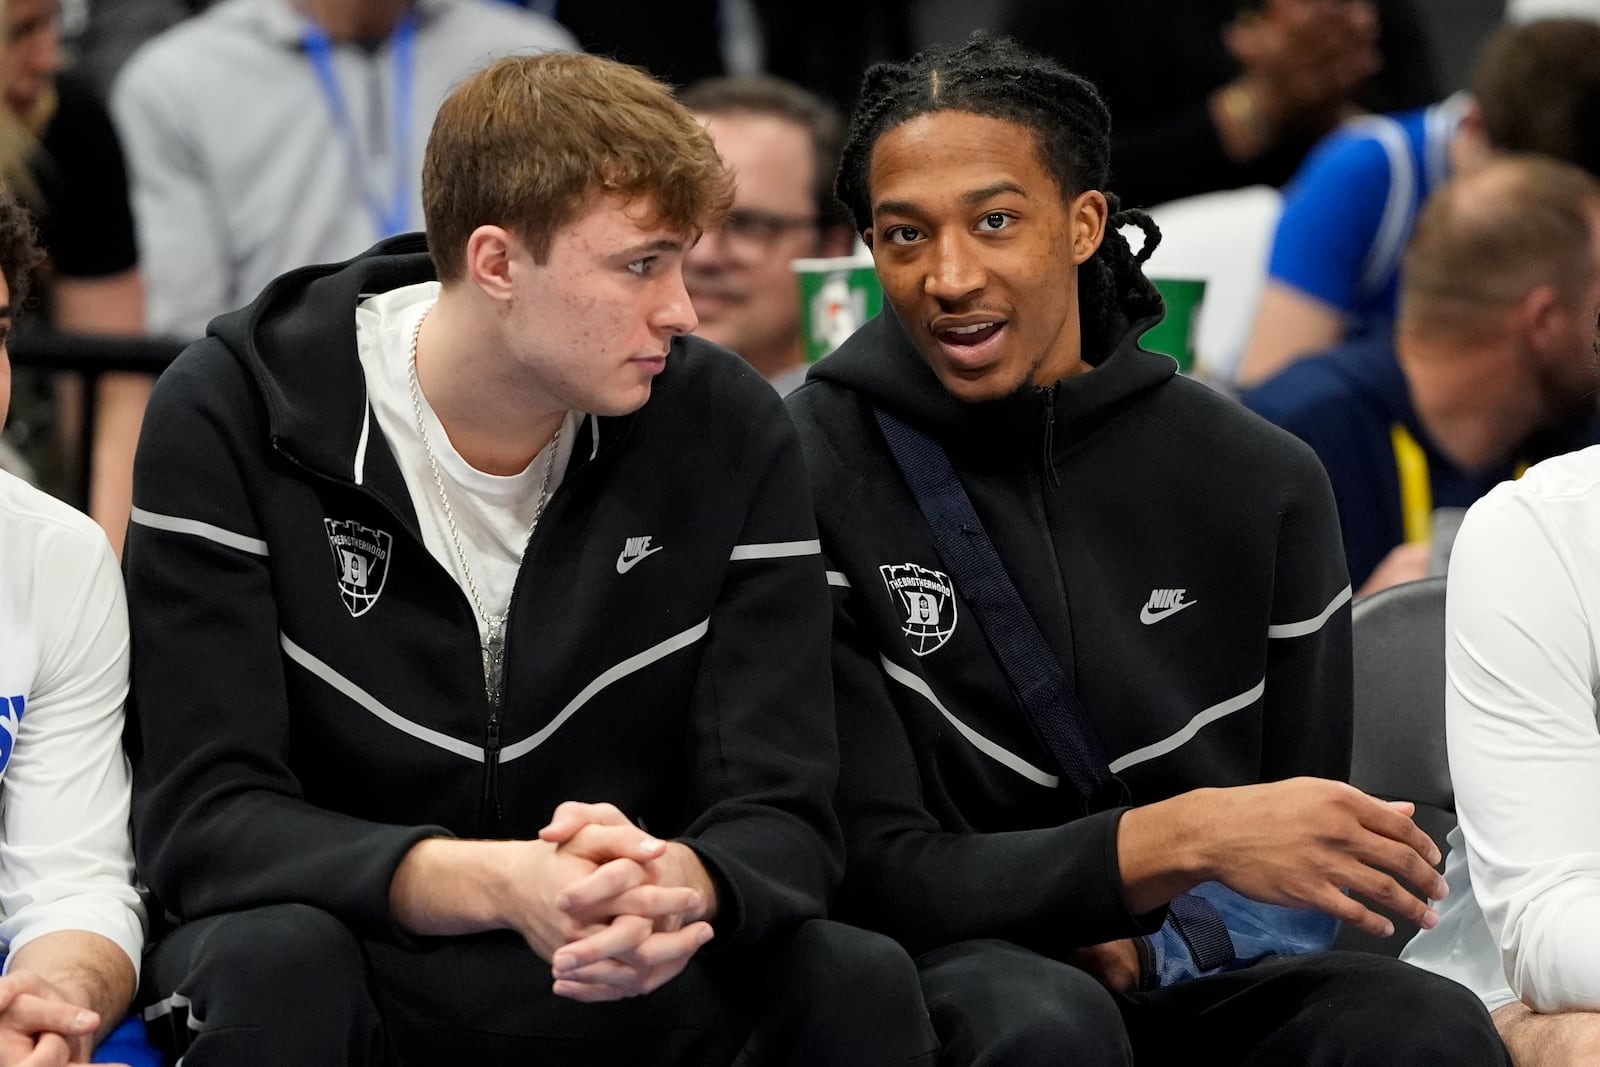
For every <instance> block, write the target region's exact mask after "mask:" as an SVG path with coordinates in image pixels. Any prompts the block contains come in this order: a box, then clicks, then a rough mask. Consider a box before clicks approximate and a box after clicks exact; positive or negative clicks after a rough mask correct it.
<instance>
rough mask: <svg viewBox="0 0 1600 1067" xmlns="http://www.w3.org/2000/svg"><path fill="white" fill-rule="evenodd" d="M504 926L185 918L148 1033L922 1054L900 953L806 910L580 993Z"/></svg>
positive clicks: (525, 1058) (303, 1054)
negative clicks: (752, 949) (674, 970)
mask: <svg viewBox="0 0 1600 1067" xmlns="http://www.w3.org/2000/svg"><path fill="white" fill-rule="evenodd" d="M550 983H551V978H550V968H549V964H547V963H546V962H544V961H543V960H541V959H540V958H539V957H538V956H537V955H535V954H534V952H533V951H532V950H531V949H529V948H528V946H527V945H526V944H525V943H524V942H523V941H522V940H521V939H519V938H517V937H515V936H513V935H510V934H505V933H496V934H492V935H481V936H475V937H465V938H448V939H446V938H438V939H426V940H424V941H422V942H420V943H419V945H418V946H417V947H415V948H406V947H401V946H398V945H394V944H390V943H387V942H380V941H373V940H363V939H360V938H357V937H355V936H354V935H353V934H352V933H351V932H350V930H349V929H348V928H347V927H346V926H345V925H344V924H343V923H341V922H339V921H338V920H337V919H335V918H333V917H332V916H331V915H328V914H327V913H326V912H322V911H318V910H317V909H315V908H310V907H306V906H304V905H298V904H286V905H278V906H274V907H266V908H259V909H256V910H253V911H248V912H238V913H233V914H228V915H221V916H216V917H214V918H208V919H201V920H199V921H196V922H192V923H186V924H184V925H183V926H180V927H179V928H178V929H177V930H175V931H173V932H172V933H171V934H170V935H168V936H167V937H165V938H164V939H162V941H161V942H160V943H158V944H157V945H156V946H155V947H154V948H153V949H152V950H151V951H150V953H149V955H148V956H147V959H146V962H145V988H146V993H145V1000H146V1001H147V1002H149V1003H150V1007H149V1008H148V1009H147V1010H146V1019H147V1022H149V1023H150V1027H151V1033H152V1039H153V1040H155V1041H156V1043H157V1045H158V1046H161V1047H163V1048H164V1049H165V1050H166V1051H169V1052H174V1053H177V1052H181V1053H182V1054H183V1063H184V1067H216V1065H227V1067H252V1065H257V1064H259V1065H262V1067H283V1065H285V1064H308V1065H310V1064H315V1065H316V1067H340V1065H346V1064H348V1065H351V1067H432V1065H441V1067H443V1065H451V1067H453V1065H456V1064H465V1063H471V1064H474V1065H483V1067H492V1065H496V1064H507V1065H511V1064H516V1065H518V1067H524V1065H527V1064H533V1063H537V1064H541V1065H547V1064H548V1065H559V1064H583V1065H585V1067H588V1065H604V1064H619V1065H620V1064H627V1065H630V1067H635V1065H647V1064H683V1065H691V1064H692V1065H694V1067H700V1065H702V1064H706V1065H711V1064H735V1063H736V1064H740V1065H744V1064H751V1065H755V1064H775V1065H794V1067H801V1065H813V1064H830V1065H831V1064H840V1065H853V1064H860V1065H862V1067H867V1065H880V1064H932V1063H934V1062H935V1056H936V1053H937V1047H938V1046H937V1041H936V1039H935V1037H934V1034H933V1030H932V1027H931V1025H930V1022H929V1019H928V1015H927V1010H926V1008H925V1007H924V1005H923V1001H922V995H921V991H920V989H919V986H918V982H917V975H916V969H915V965H914V964H913V963H912V961H911V958H910V957H909V956H907V955H906V953H905V951H904V950H903V949H901V948H900V946H899V945H897V944H895V943H894V942H893V941H891V940H890V939H888V938H886V937H883V936H882V935H879V934H874V933H869V932H867V931H864V930H858V929H856V928H854V927H849V926H844V925H842V924H839V923H833V922H827V921H823V920H814V921H811V922H808V923H805V924H803V925H801V926H800V927H799V928H797V929H796V930H795V931H794V932H793V933H792V934H790V935H788V936H786V937H784V938H782V939H780V940H779V941H778V943H776V944H774V945H773V947H772V949H771V951H770V953H768V954H766V955H765V956H764V957H763V958H762V959H761V960H760V961H757V962H754V963H752V962H750V961H748V960H746V961H743V962H742V963H740V964H738V965H735V964H733V963H732V961H726V962H725V961H722V960H720V959H718V958H717V957H716V954H715V953H712V954H710V955H708V956H707V957H705V958H704V959H696V960H694V961H692V962H691V963H690V965H689V966H688V967H687V968H686V969H685V970H684V972H683V973H682V974H680V975H679V976H678V977H677V978H674V979H673V980H672V981H670V982H668V983H667V984H666V985H665V986H663V987H662V988H661V989H659V990H657V991H656V992H654V993H652V994H650V995H649V996H645V997H636V998H632V999H629V1000H623V1001H618V1002H615V1003H607V1004H580V1003H577V1002H574V1001H570V1000H566V999H563V998H560V997H557V996H555V995H554V994H552V993H551V992H550Z"/></svg>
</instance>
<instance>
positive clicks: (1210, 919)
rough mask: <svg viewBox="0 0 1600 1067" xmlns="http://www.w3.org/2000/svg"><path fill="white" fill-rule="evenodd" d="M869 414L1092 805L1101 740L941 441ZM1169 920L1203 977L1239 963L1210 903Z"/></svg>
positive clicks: (1020, 695)
mask: <svg viewBox="0 0 1600 1067" xmlns="http://www.w3.org/2000/svg"><path fill="white" fill-rule="evenodd" d="M873 414H874V415H876V416H877V419H878V427H879V428H880V429H881V430H882V431H883V436H884V440H886V441H887V442H888V443H889V450H890V451H891V452H893V453H894V458H895V462H896V463H898V464H899V465H900V473H901V474H902V475H904V476H905V479H906V484H907V485H909V486H910V487H911V494H912V495H913V496H915V497H916V499H917V507H918V508H920V509H921V511H922V517H923V518H924V519H925V520H926V521H927V523H928V528H929V529H930V530H932V531H933V540H934V544H935V545H936V546H937V547H938V550H939V558H940V559H942V560H943V561H944V565H945V566H946V567H949V568H950V572H951V577H953V578H954V579H955V580H956V586H957V588H958V589H959V590H960V592H961V596H962V599H964V600H965V601H966V602H967V604H968V606H970V607H971V608H972V610H973V612H974V613H976V615H977V617H978V626H979V628H981V629H982V630H983V632H984V634H985V635H987V637H988V638H989V645H990V647H991V648H993V649H994V652H995V655H996V656H997V657H998V658H999V660H1000V664H1001V666H1002V667H1004V668H1005V672H1006V674H1007V676H1008V677H1009V678H1010V680H1011V686H1012V688H1013V689H1015V690H1016V693H1017V699H1018V700H1019V701H1021V703H1022V707H1023V710H1024V711H1025V712H1026V714H1027V716H1028V719H1029V721H1030V722H1032V724H1033V728H1034V730H1035V732H1037V733H1038V735H1039V740H1040V741H1041V742H1043V744H1044V746H1045V748H1047V749H1049V750H1050V754H1051V756H1053V757H1054V758H1055V761H1056V764H1057V765H1058V766H1059V767H1060V768H1061V772H1062V773H1063V774H1065V775H1066V776H1067V779H1068V780H1069V781H1071V782H1072V785H1073V787H1074V788H1075V789H1077V791H1078V792H1079V793H1080V794H1081V795H1082V796H1083V797H1084V798H1085V799H1092V798H1093V797H1094V796H1095V795H1096V793H1097V792H1098V791H1099V789H1100V787H1101V786H1102V785H1103V784H1104V783H1105V782H1106V781H1107V780H1108V779H1110V777H1111V772H1110V768H1109V766H1108V763H1109V761H1108V760H1107V759H1106V756H1105V751H1104V750H1103V749H1102V748H1101V746H1100V738H1099V737H1098V736H1097V735H1096V734H1095V732H1094V726H1093V724H1092V723H1091V722H1090V721H1089V717H1088V716H1087V715H1086V714H1085V713H1084V710H1083V705H1082V704H1081V703H1079V701H1078V695H1077V693H1076V692H1074V690H1073V688H1072V686H1071V684H1070V683H1068V681H1067V676H1066V672H1065V671H1063V670H1062V669H1061V661H1060V660H1059V659H1057V658H1056V654H1055V651H1054V650H1053V649H1051V647H1050V643H1049V642H1048V641H1047V640H1046V639H1045V636H1044V634H1043V633H1042V632H1041V631H1040V630H1039V624H1038V623H1037V622H1036V621H1034V618H1033V616H1032V615H1031V614H1029V612H1028V608H1027V605H1025V604H1024V603H1023V602H1022V596H1021V594H1019V593H1018V592H1017V587H1016V586H1015V585H1014V584H1012V581H1011V576H1010V575H1009V574H1007V573H1006V569H1005V566H1004V565H1003V564H1002V563H1001V562H1000V556H999V554H998V553H996V552H995V550H994V543H993V542H991V541H990V540H989V534H988V532H987V531H985V530H984V528H983V523H982V522H980V521H979V519H978V513H977V512H976V511H975V510H973V507H972V501H971V500H970V499H969V498H968V497H967V491H966V490H965V489H963V488H962V487H961V479H960V478H958V477H957V476H956V472H955V468H954V467H952V466H951V465H950V457H949V456H947V455H945V451H944V448H943V446H941V445H940V444H939V442H937V441H935V440H934V439H933V438H931V437H929V436H928V435H927V434H925V433H923V432H922V431H920V430H917V429H915V428H913V427H911V426H909V425H907V424H906V423H904V422H902V421H901V420H900V419H898V418H896V417H895V416H893V415H891V414H889V413H888V412H887V411H884V410H882V409H881V408H875V409H874V410H873ZM1168 914H1169V915H1170V916H1171V920H1172V923H1173V926H1174V928H1175V929H1176V930H1177V931H1178V934H1179V936H1181V937H1182V938H1183V940H1184V943H1185V944H1186V945H1188V946H1189V950H1190V952H1191V953H1192V954H1193V955H1194V959H1195V963H1196V964H1197V965H1199V966H1200V968H1201V969H1202V970H1210V969H1211V968H1213V967H1220V966H1222V965H1223V964H1224V963H1227V962H1229V961H1231V960H1232V959H1233V956H1234V952H1233V941H1232V939H1231V938H1230V937H1229V936H1228V928H1227V926H1226V925H1225V924H1224V923H1223V921H1222V916H1221V915H1220V914H1218V912H1217V909H1216V908H1215V907H1213V906H1212V904H1211V903H1210V902H1209V901H1206V900H1203V899H1202V898H1200V897H1198V896H1194V895H1193V894H1187V893H1186V894H1184V895H1183V896H1182V897H1179V898H1178V899H1177V900H1174V901H1173V902H1172V905H1171V907H1170V908H1169V909H1168ZM1219 957H1220V958H1219Z"/></svg>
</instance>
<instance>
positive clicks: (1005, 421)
mask: <svg viewBox="0 0 1600 1067" xmlns="http://www.w3.org/2000/svg"><path fill="white" fill-rule="evenodd" d="M1157 321H1159V317H1158V316H1157V317H1151V318H1147V319H1141V320H1139V321H1138V322H1135V323H1131V324H1129V325H1128V326H1127V329H1126V330H1125V332H1124V333H1123V334H1122V338H1121V340H1120V341H1119V342H1118V343H1117V344H1116V345H1115V346H1114V347H1113V349H1112V351H1111V352H1110V353H1109V354H1107V355H1106V356H1104V357H1103V358H1102V359H1101V360H1100V361H1099V362H1098V363H1097V364H1095V365H1094V369H1093V370H1091V371H1089V372H1088V373H1086V374H1080V375H1077V376H1075V377H1071V378H1064V379H1062V380H1061V381H1059V382H1056V383H1055V384H1054V385H1050V386H1044V387H1040V386H1033V385H1025V386H1023V387H1022V388H1021V389H1018V390H1017V391H1016V392H1015V393H1012V394H1011V395H1010V396H1006V397H1001V398H1000V399H997V400H986V401H982V402H979V403H969V402H967V401H964V400H958V399H956V398H955V397H953V396H951V395H950V393H949V392H947V391H946V390H945V388H944V386H943V385H942V384H941V383H940V381H939V378H938V376H937V375H936V374H934V372H933V369H932V368H931V367H929V366H928V364H927V361H926V360H924V359H923V358H922V356H921V354H919V353H918V352H917V350H916V348H915V346H913V345H912V343H911V339H910V338H909V337H908V336H907V335H906V332H905V329H904V327H902V326H901V324H900V320H899V319H898V318H897V317H896V316H895V314H894V313H893V311H892V310H890V309H888V308H885V309H884V311H883V312H882V313H881V314H880V315H878V316H877V317H876V318H874V319H873V320H872V321H870V322H868V323H867V324H866V325H865V326H863V327H862V328H861V329H859V330H857V331H856V332H855V333H854V334H853V335H852V336H851V337H850V338H849V340H847V341H845V343H844V344H843V345H841V346H840V347H839V348H838V350H837V351H835V352H834V353H833V354H832V355H829V356H828V357H827V358H825V359H823V360H821V361H820V362H819V363H817V365H816V366H815V367H813V368H812V370H811V373H810V375H809V376H808V377H807V381H810V382H831V383H833V384H835V385H838V386H840V387H842V388H845V389H849V390H851V391H852V392H855V393H858V394H860V395H861V396H862V397H863V399H865V400H866V401H867V402H868V403H870V404H871V405H872V406H874V407H878V408H882V409H883V410H885V411H888V412H890V413H891V414H894V415H896V416H898V417H899V418H901V419H902V420H904V421H906V422H908V423H911V424H912V425H914V426H917V427H919V428H920V429H922V430H923V431H925V432H927V433H929V434H930V435H932V436H933V437H935V438H936V439H938V440H939V441H940V442H941V443H942V444H944V446H945V448H946V450H947V451H950V452H951V453H952V454H955V453H962V454H963V455H965V456H966V457H967V458H968V459H969V460H972V461H978V462H982V461H983V459H984V458H985V457H987V458H989V459H990V460H992V461H993V462H995V463H997V464H999V465H1009V466H1014V465H1015V462H1016V460H1015V457H1016V456H1017V455H1018V454H1019V450H1020V454H1022V455H1025V456H1037V455H1039V454H1040V453H1039V452H1038V449H1039V448H1040V447H1044V448H1046V449H1048V450H1049V451H1050V453H1051V454H1052V457H1054V456H1055V455H1058V454H1059V453H1060V452H1062V451H1064V450H1066V449H1068V448H1070V447H1071V446H1072V445H1073V444H1075V443H1076V442H1078V441H1081V440H1082V439H1083V438H1085V437H1087V436H1088V435H1089V434H1091V433H1093V432H1094V430H1095V429H1096V428H1097V427H1099V426H1101V425H1102V424H1104V423H1105V422H1106V421H1107V420H1108V419H1110V418H1111V417H1112V416H1113V415H1115V414H1116V413H1117V412H1118V411H1119V410H1121V409H1122V407H1124V406H1125V405H1126V404H1128V403H1129V402H1131V401H1132V400H1133V399H1135V398H1136V397H1139V396H1141V395H1143V394H1144V393H1147V392H1148V391H1150V390H1152V389H1154V388H1156V387H1157V386H1159V385H1161V384H1162V383H1163V382H1166V381H1167V380H1168V379H1170V378H1172V377H1173V376H1174V375H1175V374H1176V373H1177V369H1178V366H1177V364H1176V363H1175V362H1174V361H1173V360H1172V359H1170V358H1168V357H1167V356H1164V355H1160V354H1158V353H1155V352H1150V351H1147V350H1146V349H1143V348H1141V347H1139V343H1138V340H1137V339H1138V337H1139V336H1140V335H1141V334H1143V333H1144V331H1145V330H1147V329H1149V328H1150V327H1151V326H1153V325H1154V324H1155V323H1156V322H1157ZM1008 458H1009V462H1007V460H1008Z"/></svg>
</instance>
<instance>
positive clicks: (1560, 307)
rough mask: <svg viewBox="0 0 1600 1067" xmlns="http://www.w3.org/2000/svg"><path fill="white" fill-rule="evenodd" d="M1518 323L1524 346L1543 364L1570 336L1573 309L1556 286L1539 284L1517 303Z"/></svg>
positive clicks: (1561, 347)
mask: <svg viewBox="0 0 1600 1067" xmlns="http://www.w3.org/2000/svg"><path fill="white" fill-rule="evenodd" d="M1516 323H1517V326H1518V327H1519V332H1520V333H1521V334H1522V338H1523V342H1524V344H1525V346H1526V347H1527V348H1528V349H1531V350H1532V351H1533V352H1534V354H1535V356H1536V358H1537V360H1538V362H1539V363H1540V364H1541V365H1543V363H1544V361H1545V360H1546V359H1548V358H1550V356H1551V354H1552V353H1556V352H1559V351H1561V350H1562V349H1563V347H1564V346H1565V345H1566V344H1567V342H1568V341H1569V339H1570V338H1571V336H1572V309H1571V308H1570V307H1568V306H1567V305H1566V303H1565V302H1564V301H1563V300H1562V299H1561V294H1560V293H1558V292H1556V287H1555V286H1553V285H1551V284H1549V283H1545V284H1543V285H1536V286H1534V287H1533V289H1532V290H1530V291H1529V293H1528V295H1527V296H1524V297H1523V298H1522V299H1521V300H1519V301H1518V302H1517V309H1516Z"/></svg>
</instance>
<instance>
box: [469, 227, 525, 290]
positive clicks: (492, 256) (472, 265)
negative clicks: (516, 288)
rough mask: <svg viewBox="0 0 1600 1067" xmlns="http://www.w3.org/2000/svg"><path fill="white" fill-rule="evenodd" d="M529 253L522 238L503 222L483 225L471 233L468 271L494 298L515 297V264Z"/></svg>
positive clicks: (475, 283)
mask: <svg viewBox="0 0 1600 1067" xmlns="http://www.w3.org/2000/svg"><path fill="white" fill-rule="evenodd" d="M521 254H525V252H524V249H523V245H522V242H521V241H520V240H518V239H517V237H516V235H515V234H513V233H512V232H511V231H510V230H507V229H505V228H504V227H503V226H479V227H478V228H477V229H476V230H473V231H472V233H471V234H470V235H469V236H468V237H467V255H466V275H467V278H468V280H470V281H471V282H472V284H473V285H476V286H477V287H478V288H479V289H480V290H482V291H483V293H484V295H486V296H488V297H489V298H490V299H492V300H506V301H509V300H510V299H511V292H512V279H511V267H512V263H513V261H515V260H516V259H517V258H518V256H519V255H521Z"/></svg>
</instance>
